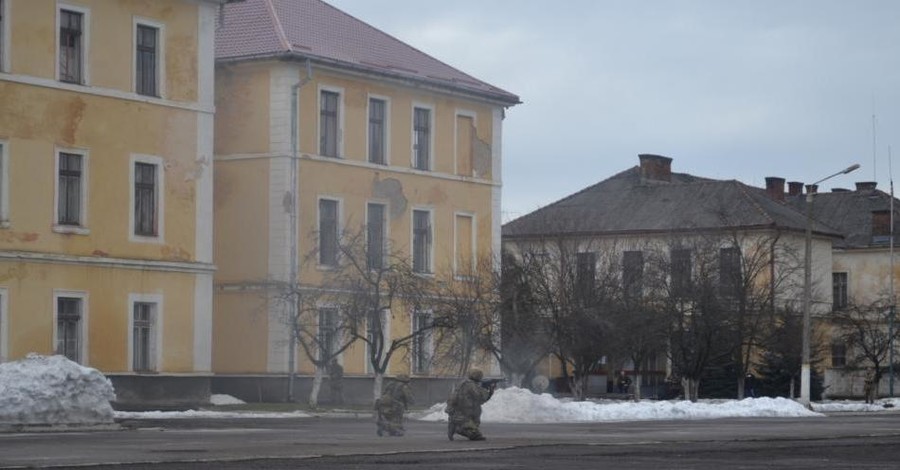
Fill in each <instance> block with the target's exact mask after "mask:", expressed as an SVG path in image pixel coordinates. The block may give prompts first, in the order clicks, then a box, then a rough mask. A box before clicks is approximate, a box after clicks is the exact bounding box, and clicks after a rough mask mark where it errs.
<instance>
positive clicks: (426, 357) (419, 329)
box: [412, 311, 434, 374]
mask: <svg viewBox="0 0 900 470" xmlns="http://www.w3.org/2000/svg"><path fill="white" fill-rule="evenodd" d="M433 323H434V316H433V315H432V313H431V312H419V311H416V312H413V321H412V324H413V331H412V332H413V335H414V336H413V344H412V362H413V363H412V370H413V373H414V374H427V373H429V372H431V357H432V352H433V347H434V344H433V341H432V338H433V336H432V334H431V328H432V324H433Z"/></svg>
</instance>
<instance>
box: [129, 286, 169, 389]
mask: <svg viewBox="0 0 900 470" xmlns="http://www.w3.org/2000/svg"><path fill="white" fill-rule="evenodd" d="M137 303H148V304H153V305H154V308H153V312H152V314H151V316H152V318H151V322H152V330H151V335H150V346H151V348H152V349H151V350H150V368H149V370H148V371H153V372H159V370H160V368H161V366H162V351H163V348H162V346H163V341H162V340H163V335H162V327H163V318H164V316H163V312H164V309H163V296H162V295H161V294H128V332H127V335H128V370H129V371H130V372H135V370H134V305H135V304H137ZM148 371H137V372H148Z"/></svg>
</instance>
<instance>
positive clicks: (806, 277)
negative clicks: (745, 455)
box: [800, 163, 859, 406]
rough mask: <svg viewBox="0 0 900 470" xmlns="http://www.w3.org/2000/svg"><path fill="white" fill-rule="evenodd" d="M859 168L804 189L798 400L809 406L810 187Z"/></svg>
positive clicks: (848, 168) (811, 195)
mask: <svg viewBox="0 0 900 470" xmlns="http://www.w3.org/2000/svg"><path fill="white" fill-rule="evenodd" d="M858 168H859V164H858V163H854V164H853V165H850V166H849V167H847V168H845V169H843V170H841V171H839V172H837V173H835V174H833V175H830V176H826V177H825V178H822V179H820V180H819V181H816V182H815V183H813V184H811V185H810V186H807V189H806V258H805V261H804V266H803V365H802V368H801V370H800V402H801V403H803V404H804V405H806V406H809V336H810V319H809V316H810V314H809V303H810V296H811V294H810V283H811V277H812V273H811V271H812V268H811V266H810V265H811V262H812V203H813V194H815V193H813V192H812V191H810V189H811V187H813V186H816V185H818V184H820V183H822V182H824V181H826V180H829V179H831V178H834V177H835V176H838V175H846V174H847V173H850V172H851V171H854V170H856V169H858Z"/></svg>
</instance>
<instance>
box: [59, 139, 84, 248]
mask: <svg viewBox="0 0 900 470" xmlns="http://www.w3.org/2000/svg"><path fill="white" fill-rule="evenodd" d="M61 153H71V154H75V155H81V207H80V211H81V212H80V213H81V223H80V225H63V224H60V223H59V154H61ZM90 161H91V159H90V152H88V151H87V150H85V149H76V148H63V147H56V149H55V150H54V172H53V231H54V232H56V233H73V234H76V235H88V234H90V233H91V231H90V229H89V228H88V192H89V188H90V167H91V166H90Z"/></svg>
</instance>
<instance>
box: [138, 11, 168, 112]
mask: <svg viewBox="0 0 900 470" xmlns="http://www.w3.org/2000/svg"><path fill="white" fill-rule="evenodd" d="M138 26H149V27H151V28H156V49H157V50H156V96H153V95H144V94H141V93H138V90H137V59H138V54H137V29H138ZM131 54H132V56H133V58H132V64H131V91H133V92H134V93H135V94H138V95H140V96H147V97H150V98H154V97H155V98H165V97H166V25H165V23H160V22H158V21H154V20H151V19H149V18H143V17H140V16H135V17H133V19H132V25H131Z"/></svg>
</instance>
